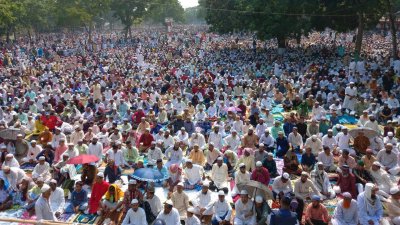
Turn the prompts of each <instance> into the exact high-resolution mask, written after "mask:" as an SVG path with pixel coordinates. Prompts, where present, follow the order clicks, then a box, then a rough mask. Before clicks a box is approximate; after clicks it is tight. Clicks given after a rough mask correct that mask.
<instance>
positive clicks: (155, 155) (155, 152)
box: [147, 147, 163, 163]
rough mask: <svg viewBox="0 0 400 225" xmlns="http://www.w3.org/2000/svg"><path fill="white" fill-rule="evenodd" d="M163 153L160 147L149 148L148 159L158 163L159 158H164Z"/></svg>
mask: <svg viewBox="0 0 400 225" xmlns="http://www.w3.org/2000/svg"><path fill="white" fill-rule="evenodd" d="M162 158H163V154H162V151H161V149H160V148H158V147H155V148H154V149H151V148H149V149H148V152H147V161H148V162H153V163H156V162H157V159H162Z"/></svg>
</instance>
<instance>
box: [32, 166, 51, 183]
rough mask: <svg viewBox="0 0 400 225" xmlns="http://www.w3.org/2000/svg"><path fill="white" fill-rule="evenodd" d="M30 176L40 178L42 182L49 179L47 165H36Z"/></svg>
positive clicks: (48, 167)
mask: <svg viewBox="0 0 400 225" xmlns="http://www.w3.org/2000/svg"><path fill="white" fill-rule="evenodd" d="M32 176H38V177H41V178H43V180H44V181H47V180H49V179H51V174H50V165H49V163H48V162H44V164H43V165H40V163H38V164H36V166H35V168H33V172H32Z"/></svg>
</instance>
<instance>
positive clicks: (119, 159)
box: [105, 143, 125, 167]
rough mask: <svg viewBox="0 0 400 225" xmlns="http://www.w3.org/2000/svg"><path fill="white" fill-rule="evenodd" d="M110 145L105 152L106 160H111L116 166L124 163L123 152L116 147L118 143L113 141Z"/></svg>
mask: <svg viewBox="0 0 400 225" xmlns="http://www.w3.org/2000/svg"><path fill="white" fill-rule="evenodd" d="M111 147H112V148H111V149H109V150H108V151H107V152H106V156H105V160H106V162H108V161H113V162H114V163H115V166H117V167H121V166H123V165H125V160H124V154H123V152H122V150H121V149H119V148H118V144H117V143H115V144H113V145H112V146H111Z"/></svg>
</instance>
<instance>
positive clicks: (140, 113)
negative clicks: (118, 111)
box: [132, 110, 146, 124]
mask: <svg viewBox="0 0 400 225" xmlns="http://www.w3.org/2000/svg"><path fill="white" fill-rule="evenodd" d="M145 116H146V115H145V114H144V112H143V110H140V111H137V112H135V113H134V114H133V115H132V120H133V121H134V122H135V123H137V124H139V123H140V121H141V119H142V118H143V117H145Z"/></svg>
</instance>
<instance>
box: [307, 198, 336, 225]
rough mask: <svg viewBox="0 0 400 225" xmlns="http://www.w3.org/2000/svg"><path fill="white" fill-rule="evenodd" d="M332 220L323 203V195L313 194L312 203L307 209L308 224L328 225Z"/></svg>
mask: <svg viewBox="0 0 400 225" xmlns="http://www.w3.org/2000/svg"><path fill="white" fill-rule="evenodd" d="M330 220H331V218H330V216H329V215H328V210H327V209H326V207H325V206H324V205H323V204H321V197H320V196H318V195H314V196H312V203H310V204H309V205H308V206H307V208H306V210H305V221H306V224H307V225H328V223H329V221H330Z"/></svg>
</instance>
